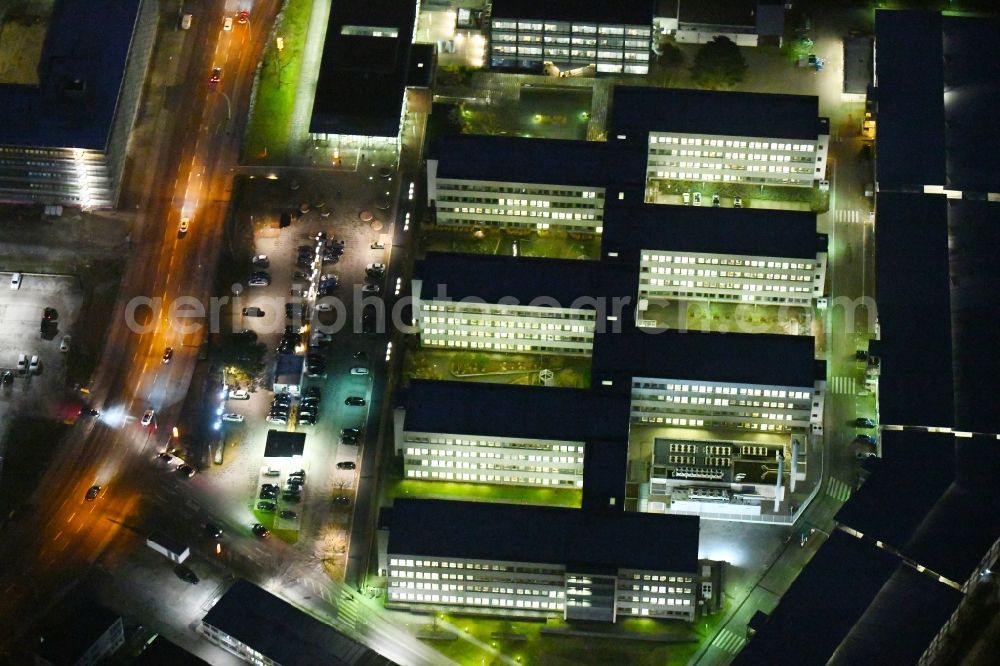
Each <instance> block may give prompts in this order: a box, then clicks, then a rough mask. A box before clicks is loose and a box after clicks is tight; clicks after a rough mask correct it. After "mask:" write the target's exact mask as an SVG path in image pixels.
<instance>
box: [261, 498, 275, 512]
mask: <svg viewBox="0 0 1000 666" xmlns="http://www.w3.org/2000/svg"><path fill="white" fill-rule="evenodd" d="M275 506H276V505H275V503H274V502H270V501H267V500H263V501H260V502H257V510H258V511H274V507H275Z"/></svg>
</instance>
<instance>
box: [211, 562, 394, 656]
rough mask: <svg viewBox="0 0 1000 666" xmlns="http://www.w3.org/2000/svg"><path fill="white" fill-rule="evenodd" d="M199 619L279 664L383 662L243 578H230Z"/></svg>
mask: <svg viewBox="0 0 1000 666" xmlns="http://www.w3.org/2000/svg"><path fill="white" fill-rule="evenodd" d="M202 621H203V622H205V623H206V624H210V625H211V626H213V627H215V628H216V629H219V630H221V631H223V632H225V633H227V634H229V635H230V636H232V637H233V638H235V639H237V640H238V641H240V642H242V643H244V644H246V645H248V646H250V647H251V648H253V649H254V650H256V651H257V652H260V653H261V654H262V655H264V656H266V657H268V658H270V659H272V660H274V661H275V662H277V663H279V664H282V666H315V665H316V664H329V665H330V666H353V665H355V664H384V663H388V660H386V659H384V658H381V657H378V655H375V654H374V653H373V652H372V651H371V650H369V649H368V648H367V647H365V646H364V645H361V644H360V643H357V642H355V641H354V640H352V639H350V638H348V637H347V636H344V635H343V634H341V633H340V632H339V631H337V630H336V629H334V628H333V627H331V626H330V625H328V624H324V623H323V622H320V621H319V620H317V619H315V618H313V617H312V616H311V615H309V614H308V613H305V612H303V611H300V610H299V609H297V608H295V607H294V606H292V605H291V604H289V603H288V602H286V601H284V600H282V599H279V598H278V597H276V596H274V595H273V594H271V593H270V592H268V591H267V590H264V589H262V588H260V587H257V586H256V585H254V584H253V583H251V582H249V581H246V580H243V579H239V580H237V581H236V582H235V583H233V586H232V587H230V588H229V590H228V591H226V593H225V594H224V595H222V597H221V598H220V599H219V601H218V602H217V603H216V604H215V606H213V607H212V609H211V610H210V611H208V614H207V615H205V618H204V620H202Z"/></svg>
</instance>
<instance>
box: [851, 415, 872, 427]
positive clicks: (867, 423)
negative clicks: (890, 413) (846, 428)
mask: <svg viewBox="0 0 1000 666" xmlns="http://www.w3.org/2000/svg"><path fill="white" fill-rule="evenodd" d="M854 427H855V428H874V427H875V421H873V420H871V419H866V418H864V417H861V416H859V417H858V418H856V419H854Z"/></svg>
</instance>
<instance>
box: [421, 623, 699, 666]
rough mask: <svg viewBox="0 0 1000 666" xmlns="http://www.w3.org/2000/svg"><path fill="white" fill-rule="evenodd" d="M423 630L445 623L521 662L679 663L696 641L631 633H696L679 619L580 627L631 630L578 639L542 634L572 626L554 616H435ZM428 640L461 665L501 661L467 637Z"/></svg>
mask: <svg viewBox="0 0 1000 666" xmlns="http://www.w3.org/2000/svg"><path fill="white" fill-rule="evenodd" d="M439 617H441V619H442V620H443V621H442V622H437V621H435V620H432V621H431V622H433V624H431V622H429V623H428V625H427V627H426V628H425V630H426V631H447V629H446V628H445V625H444V623H448V624H451V625H453V626H455V627H457V628H458V630H459V631H462V632H467V633H468V634H470V635H471V636H473V637H474V638H476V639H477V640H479V641H482V642H483V643H485V644H487V645H489V646H491V647H492V648H494V649H496V650H497V651H498V652H500V653H501V654H502V655H504V656H506V657H508V658H512V659H515V660H517V661H519V662H520V663H522V664H546V665H551V666H577V665H578V664H629V666H647V665H648V666H654V665H655V666H681V665H682V664H685V663H687V661H688V660H689V659H690V658H691V657H692V656H693V655H694V652H695V650H697V649H698V646H699V643H698V642H678V643H663V642H657V641H645V640H639V639H636V638H635V637H634V635H635V634H662V635H668V636H671V637H676V638H685V637H695V638H700V637H699V636H698V635H697V634H696V633H694V631H693V628H692V627H691V626H690V625H688V624H686V623H683V622H660V621H655V620H624V621H620V622H618V623H617V624H615V625H607V626H600V627H595V626H594V625H593V624H590V623H588V624H586V625H584V626H583V627H581V628H584V629H585V630H588V631H600V632H606V633H614V634H618V633H620V634H626V633H628V634H633V638H631V639H626V638H618V637H593V638H590V637H581V636H560V635H552V634H543V633H542V628H543V627H549V628H560V629H573V628H574V627H573V626H572V625H569V624H567V623H565V622H563V621H561V620H558V619H550V620H548V621H547V622H546V621H537V622H530V621H513V622H512V621H508V620H504V619H492V618H478V617H466V616H450V615H444V616H439ZM426 644H427V645H429V646H431V647H433V648H434V649H436V650H438V651H439V652H441V653H442V654H444V655H446V656H447V657H449V658H450V659H452V660H453V661H455V662H457V663H459V664H483V663H485V664H501V663H504V662H502V661H501V660H500V659H499V658H497V657H496V656H495V655H494V654H493V653H490V652H487V651H485V650H483V649H481V648H478V647H477V646H476V645H474V644H472V643H470V642H468V641H465V640H461V639H459V640H453V641H443V640H428V641H426Z"/></svg>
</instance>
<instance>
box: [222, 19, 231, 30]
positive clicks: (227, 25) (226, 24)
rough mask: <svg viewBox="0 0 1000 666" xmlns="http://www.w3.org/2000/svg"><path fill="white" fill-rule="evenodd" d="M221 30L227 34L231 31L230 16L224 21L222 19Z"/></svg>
mask: <svg viewBox="0 0 1000 666" xmlns="http://www.w3.org/2000/svg"><path fill="white" fill-rule="evenodd" d="M222 29H223V30H225V31H226V32H229V31H230V30H232V29H233V17H232V16H227V17H225V18H224V19H222Z"/></svg>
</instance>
